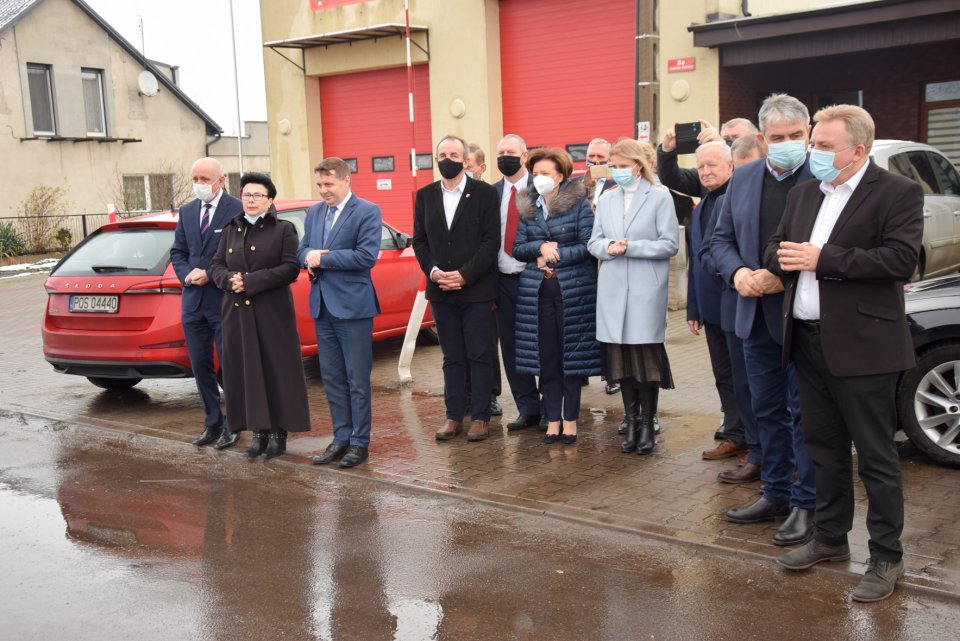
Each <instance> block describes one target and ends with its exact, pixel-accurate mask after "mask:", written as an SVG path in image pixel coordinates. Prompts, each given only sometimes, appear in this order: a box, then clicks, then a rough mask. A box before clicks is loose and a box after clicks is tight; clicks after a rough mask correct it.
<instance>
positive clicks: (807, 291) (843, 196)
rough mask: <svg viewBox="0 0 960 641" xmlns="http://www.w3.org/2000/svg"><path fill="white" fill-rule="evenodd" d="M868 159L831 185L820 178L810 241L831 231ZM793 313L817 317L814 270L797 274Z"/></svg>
mask: <svg viewBox="0 0 960 641" xmlns="http://www.w3.org/2000/svg"><path fill="white" fill-rule="evenodd" d="M869 166H870V163H869V162H865V163H863V167H861V168H860V170H859V171H858V172H857V173H855V174H854V175H853V176H851V177H850V180H848V181H846V182H845V183H843V184H841V185H838V186H837V187H834V186H833V185H831V184H830V183H828V182H824V181H821V182H820V191H822V192H823V194H824V197H823V203H821V204H820V211H819V212H818V213H817V220H816V222H814V223H813V231H812V232H811V233H810V244H811V245H816V246H817V247H820V248H823V246H824V245H825V244H826V243H827V240H828V239H829V238H830V234H831V233H833V227H834V225H836V224H837V219H838V218H840V213H841V212H842V211H843V208H844V207H846V205H847V202H848V201H849V200H850V196H852V195H853V192H854V190H855V189H856V188H857V185H859V184H860V180H861V179H862V178H863V174H865V173H866V171H867V167H869ZM793 317H794V318H799V319H801V320H810V321H815V320H820V285H819V283H817V274H816V273H815V272H806V271H804V272H800V278H799V279H798V280H797V296H796V298H795V299H794V301H793Z"/></svg>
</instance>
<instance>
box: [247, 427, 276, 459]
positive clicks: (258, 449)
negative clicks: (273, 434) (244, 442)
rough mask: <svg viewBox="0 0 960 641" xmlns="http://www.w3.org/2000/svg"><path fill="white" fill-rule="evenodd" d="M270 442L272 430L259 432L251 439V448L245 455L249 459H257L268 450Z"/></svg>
mask: <svg viewBox="0 0 960 641" xmlns="http://www.w3.org/2000/svg"><path fill="white" fill-rule="evenodd" d="M269 440H270V430H257V431H255V432H254V433H253V435H252V436H251V438H250V447H248V448H247V450H246V451H245V452H244V453H243V455H244V456H246V457H247V458H257V457H258V456H260V455H261V454H263V451H264V450H265V449H267V441H269Z"/></svg>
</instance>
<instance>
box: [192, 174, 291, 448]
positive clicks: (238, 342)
mask: <svg viewBox="0 0 960 641" xmlns="http://www.w3.org/2000/svg"><path fill="white" fill-rule="evenodd" d="M276 195H277V188H276V187H275V186H274V184H273V181H271V180H270V178H269V177H268V176H266V175H265V174H257V173H248V174H244V175H243V177H241V178H240V198H241V200H242V201H243V213H242V214H240V215H239V216H237V217H236V218H234V219H233V221H231V222H230V224H228V225H227V226H226V227H224V228H223V236H222V238H221V239H220V246H219V248H218V249H217V254H216V256H214V257H213V261H212V263H211V267H210V278H211V279H212V280H213V282H214V283H216V285H217V287H219V288H220V289H222V290H224V291H225V292H227V294H226V295H225V296H224V297H223V303H221V306H220V317H221V318H220V323H221V331H222V332H223V364H222V365H223V388H224V392H225V393H226V406H227V415H228V416H229V417H230V428H231V429H233V430H251V431H253V440H252V442H251V444H250V448H249V449H247V451H246V455H247V456H248V457H249V458H256V457H257V456H260V455H261V454H262V455H263V456H264V458H273V457H274V456H280V455H281V454H283V453H284V452H285V451H286V448H287V432H307V431H309V430H310V406H309V403H308V401H307V384H306V380H305V379H304V376H303V364H302V362H301V360H300V338H299V336H298V334H297V322H296V315H295V312H294V309H293V294H292V293H291V291H290V283H292V282H293V281H295V280H296V279H297V276H298V275H299V274H300V265H299V263H298V262H297V245H298V243H299V239H298V238H297V231H296V229H295V228H294V226H293V224H292V223H289V222H287V221H283V220H279V219H278V218H277V212H276V209H275V208H274V207H273V199H274V198H275V197H276Z"/></svg>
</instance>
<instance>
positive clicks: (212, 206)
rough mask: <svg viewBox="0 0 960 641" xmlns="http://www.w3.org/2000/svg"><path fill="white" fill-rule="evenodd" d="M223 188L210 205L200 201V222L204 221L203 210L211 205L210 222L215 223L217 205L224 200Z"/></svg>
mask: <svg viewBox="0 0 960 641" xmlns="http://www.w3.org/2000/svg"><path fill="white" fill-rule="evenodd" d="M223 189H224V188H223V187H221V188H220V191H218V192H217V195H216V196H214V197H213V200H211V201H210V202H208V203H205V202H203V201H202V200H201V201H200V220H203V208H204V206H206V205H210V220H211V221H213V215H214V214H215V213H217V205H219V204H220V199H221V198H223Z"/></svg>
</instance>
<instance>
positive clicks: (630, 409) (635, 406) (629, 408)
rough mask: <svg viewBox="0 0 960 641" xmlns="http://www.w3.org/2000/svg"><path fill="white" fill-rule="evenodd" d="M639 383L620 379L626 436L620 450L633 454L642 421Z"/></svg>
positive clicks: (635, 449)
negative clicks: (638, 428)
mask: <svg viewBox="0 0 960 641" xmlns="http://www.w3.org/2000/svg"><path fill="white" fill-rule="evenodd" d="M638 391H639V390H638V389H637V384H636V382H634V381H633V380H630V379H624V380H621V381H620V396H621V398H622V399H623V415H624V416H623V422H624V427H625V429H624V434H625V435H626V438H625V439H624V441H623V443H622V444H621V445H620V451H621V452H623V453H624V454H631V453H633V452H636V451H637V427H638V425H639V421H640V414H639V412H640V400H639V397H638V395H637V393H638Z"/></svg>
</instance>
